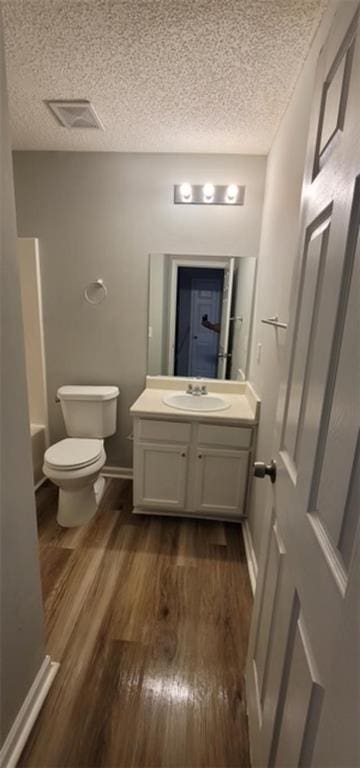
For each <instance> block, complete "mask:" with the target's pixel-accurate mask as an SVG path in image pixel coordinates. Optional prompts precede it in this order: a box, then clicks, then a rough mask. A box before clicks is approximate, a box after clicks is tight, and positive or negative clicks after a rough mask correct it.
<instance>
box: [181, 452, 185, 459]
mask: <svg viewBox="0 0 360 768" xmlns="http://www.w3.org/2000/svg"><path fill="white" fill-rule="evenodd" d="M181 456H182V458H183V459H185V456H186V453H185V451H183V452H182V454H181Z"/></svg>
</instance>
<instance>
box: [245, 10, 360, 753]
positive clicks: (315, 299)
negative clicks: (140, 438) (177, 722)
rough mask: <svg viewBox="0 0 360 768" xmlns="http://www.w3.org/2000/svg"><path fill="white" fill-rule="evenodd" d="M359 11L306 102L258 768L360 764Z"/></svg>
mask: <svg viewBox="0 0 360 768" xmlns="http://www.w3.org/2000/svg"><path fill="white" fill-rule="evenodd" d="M358 8H359V6H358V3H352V2H349V3H345V4H340V6H339V10H338V12H337V15H336V16H335V20H334V23H333V27H332V29H331V32H330V36H329V39H328V41H327V43H326V44H325V46H324V48H323V50H322V53H321V57H320V60H319V66H318V74H317V83H316V88H315V94H314V101H313V109H312V118H311V126H310V134H309V136H310V138H309V144H308V152H307V164H306V172H305V178H304V190H305V192H304V197H303V203H302V215H301V222H302V233H301V238H300V247H299V260H298V266H297V269H296V274H295V279H294V289H293V300H292V302H291V306H294V307H296V311H295V312H294V315H293V316H292V317H290V324H289V330H288V335H287V341H286V360H287V362H286V365H285V369H284V371H283V382H282V387H281V392H283V393H285V396H284V397H282V396H280V397H279V402H278V412H277V427H276V435H275V443H274V453H273V458H275V460H276V463H277V470H278V472H277V482H276V484H275V485H274V486H272V487H271V488H269V504H270V505H271V507H272V508H273V528H272V534H271V537H270V538H269V541H268V544H267V546H266V547H265V549H267V552H268V555H267V558H266V560H264V561H263V562H262V563H261V565H260V568H259V576H258V579H259V582H258V583H259V589H258V591H257V594H256V600H255V607H254V619H253V624H252V628H251V637H250V645H249V656H248V665H247V693H248V702H249V724H250V736H251V747H252V754H253V766H254V768H255V766H274V767H277V768H280V767H281V766H286V768H292V766H298V765H302V766H305V765H314V766H317V767H318V768H320V766H321V768H326V767H330V766H331V767H332V768H335V766H336V768H340V766H341V768H344V766H352V767H353V766H355V765H358V764H360V745H359V739H358V721H359V719H360V712H359V702H360V696H359V694H360V691H359V683H357V685H356V684H354V675H355V676H356V677H357V681H359V679H360V669H359V666H357V664H358V654H356V652H355V649H356V647H359V646H360V636H359V625H358V623H357V622H356V621H355V618H354V617H355V616H356V614H357V612H358V606H359V604H360V594H359V586H360V585H359V579H358V576H357V573H356V569H358V559H359V557H360V525H359V504H358V503H356V500H357V501H358V499H357V495H356V494H357V491H356V488H357V483H358V479H359V477H358V476H359V465H358V455H359V439H358V434H359V423H360V408H359V327H360V326H359V310H358V296H359V269H360V264H359V261H360V252H359V219H360V213H359V200H360V193H359V184H360V182H359V179H360V140H359V124H360V109H359V103H360V102H359V93H360V48H359V34H358V26H357V25H358ZM341 62H343V63H341ZM319 116H320V117H319ZM314 153H315V158H317V167H316V163H315V174H314V173H313V171H314V165H313V157H314ZM261 458H265V459H266V460H269V459H270V458H271V457H261ZM275 532H276V535H277V538H278V541H280V542H281V544H282V545H281V549H280V547H279V545H278V547H277V550H276V546H275V544H276V541H275V539H274V533H275ZM349 649H351V651H352V653H349ZM340 659H341V675H339V674H337V671H336V670H337V666H338V664H339V660H340ZM342 678H344V680H346V681H347V682H346V685H345V684H343V683H342ZM335 679H336V681H337V689H338V690H336V686H335V685H334V680H335ZM313 756H314V757H313Z"/></svg>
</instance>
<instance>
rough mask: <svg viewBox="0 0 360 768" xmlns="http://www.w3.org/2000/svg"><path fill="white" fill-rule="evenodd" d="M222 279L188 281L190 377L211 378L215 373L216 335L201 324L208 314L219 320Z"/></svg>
mask: <svg viewBox="0 0 360 768" xmlns="http://www.w3.org/2000/svg"><path fill="white" fill-rule="evenodd" d="M221 282H222V280H221V278H217V279H215V280H211V279H210V280H204V279H201V278H200V279H199V278H194V279H193V280H192V281H191V316H190V334H191V335H190V352H189V368H188V375H189V376H202V377H203V378H209V379H213V378H216V374H217V363H218V357H217V355H218V349H219V334H218V333H217V332H216V331H212V330H209V328H206V327H204V326H203V325H202V317H203V316H204V315H207V316H208V318H209V320H210V322H211V323H213V324H214V325H216V324H218V323H220V316H221Z"/></svg>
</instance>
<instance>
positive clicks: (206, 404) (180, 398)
mask: <svg viewBox="0 0 360 768" xmlns="http://www.w3.org/2000/svg"><path fill="white" fill-rule="evenodd" d="M163 403H165V405H169V406H170V408H177V409H178V410H180V411H201V412H203V411H225V410H226V409H227V408H230V403H227V402H226V401H225V400H224V398H223V397H220V396H219V395H188V394H186V392H174V393H173V394H170V393H168V394H167V395H164V397H163Z"/></svg>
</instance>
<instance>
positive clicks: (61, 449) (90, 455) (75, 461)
mask: <svg viewBox="0 0 360 768" xmlns="http://www.w3.org/2000/svg"><path fill="white" fill-rule="evenodd" d="M103 450H104V441H103V440H97V439H95V438H89V439H88V438H77V437H67V438H65V440H60V441H59V442H58V443H55V445H52V446H51V447H50V448H48V449H47V450H46V451H45V456H44V463H46V464H47V466H48V467H49V468H51V469H55V470H61V471H66V470H68V471H71V470H75V469H82V468H84V467H89V466H91V465H92V464H95V463H96V462H97V461H98V459H99V458H100V457H101V456H102V454H103Z"/></svg>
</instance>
